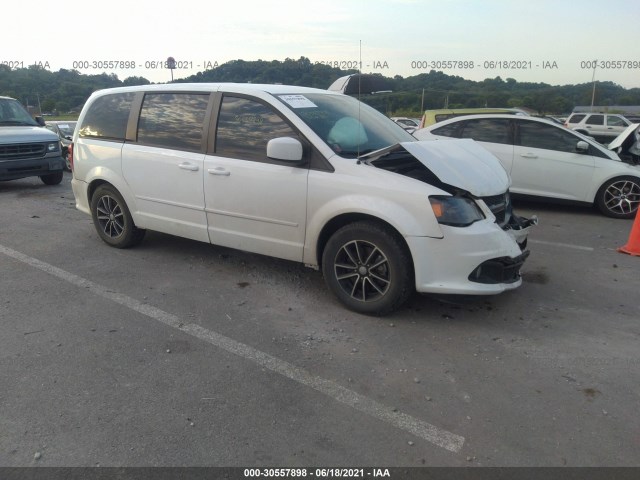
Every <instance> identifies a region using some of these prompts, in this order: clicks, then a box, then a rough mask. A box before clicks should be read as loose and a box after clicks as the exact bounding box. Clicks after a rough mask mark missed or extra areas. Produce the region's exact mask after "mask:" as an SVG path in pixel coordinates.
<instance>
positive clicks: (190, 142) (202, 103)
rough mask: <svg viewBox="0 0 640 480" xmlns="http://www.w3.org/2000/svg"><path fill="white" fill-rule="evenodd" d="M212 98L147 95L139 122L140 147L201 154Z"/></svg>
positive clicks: (172, 94) (191, 94) (177, 94)
mask: <svg viewBox="0 0 640 480" xmlns="http://www.w3.org/2000/svg"><path fill="white" fill-rule="evenodd" d="M208 104H209V94H201V93H147V94H146V95H145V96H144V101H143V102H142V110H141V111H140V120H139V121H138V143H140V144H143V145H149V146H152V147H164V148H172V149H175V150H187V151H192V152H200V151H202V150H203V145H202V133H203V131H204V118H205V115H206V113H207V105H208Z"/></svg>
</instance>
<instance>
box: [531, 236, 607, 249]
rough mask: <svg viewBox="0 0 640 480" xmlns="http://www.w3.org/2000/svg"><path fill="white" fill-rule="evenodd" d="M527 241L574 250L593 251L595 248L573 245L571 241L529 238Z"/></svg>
mask: <svg viewBox="0 0 640 480" xmlns="http://www.w3.org/2000/svg"><path fill="white" fill-rule="evenodd" d="M529 243H537V244H539V245H551V246H552V247H563V248H573V249H574V250H582V251H585V252H593V251H594V250H595V248H592V247H585V246H583V245H573V244H571V243H559V242H545V241H544V240H533V239H531V238H530V239H529Z"/></svg>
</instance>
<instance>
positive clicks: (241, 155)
mask: <svg viewBox="0 0 640 480" xmlns="http://www.w3.org/2000/svg"><path fill="white" fill-rule="evenodd" d="M278 137H292V138H299V137H298V134H297V133H296V132H295V131H294V130H293V129H292V128H291V127H290V126H289V124H288V123H287V122H285V121H284V120H283V118H282V117H280V115H278V114H277V113H276V112H275V111H274V110H273V109H272V108H271V107H269V106H267V105H265V104H263V103H260V102H257V101H255V100H251V99H248V98H243V97H233V96H227V95H225V97H224V98H223V99H222V106H221V107H220V115H219V117H218V126H217V132H216V143H215V145H216V146H215V153H216V155H219V156H222V157H230V158H238V159H241V160H253V161H257V162H270V160H269V159H268V158H267V143H268V142H269V140H272V139H274V138H278Z"/></svg>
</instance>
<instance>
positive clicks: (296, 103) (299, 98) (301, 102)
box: [279, 95, 317, 108]
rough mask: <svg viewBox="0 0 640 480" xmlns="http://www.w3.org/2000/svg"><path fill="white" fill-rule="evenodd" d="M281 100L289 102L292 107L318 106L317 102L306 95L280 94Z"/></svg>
mask: <svg viewBox="0 0 640 480" xmlns="http://www.w3.org/2000/svg"><path fill="white" fill-rule="evenodd" d="M279 97H280V100H282V101H283V102H285V103H287V104H289V106H290V107H291V108H313V107H317V105H316V104H315V103H313V102H312V101H311V100H309V99H308V98H307V97H305V96H304V95H279Z"/></svg>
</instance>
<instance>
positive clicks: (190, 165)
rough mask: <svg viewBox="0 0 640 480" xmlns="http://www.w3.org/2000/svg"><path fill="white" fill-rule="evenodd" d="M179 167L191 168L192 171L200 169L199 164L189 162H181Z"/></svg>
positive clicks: (183, 168)
mask: <svg viewBox="0 0 640 480" xmlns="http://www.w3.org/2000/svg"><path fill="white" fill-rule="evenodd" d="M178 167H179V168H181V169H182V170H190V171H192V172H197V171H198V166H197V165H194V164H193V163H189V162H185V163H181V164H180V165H178Z"/></svg>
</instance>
